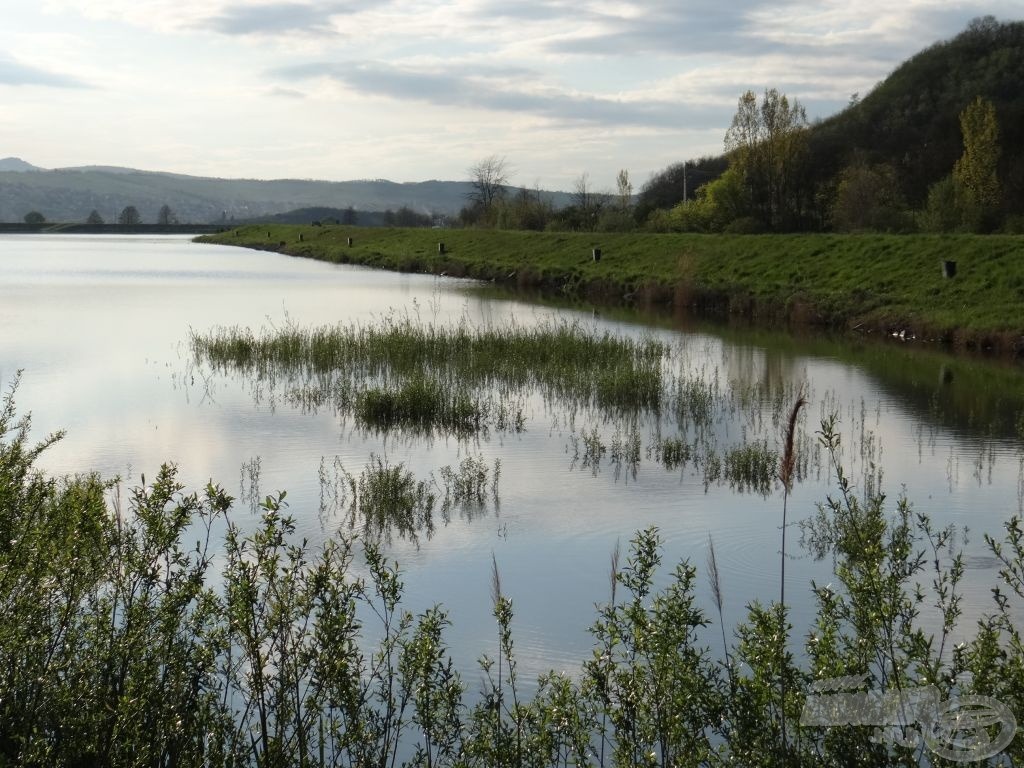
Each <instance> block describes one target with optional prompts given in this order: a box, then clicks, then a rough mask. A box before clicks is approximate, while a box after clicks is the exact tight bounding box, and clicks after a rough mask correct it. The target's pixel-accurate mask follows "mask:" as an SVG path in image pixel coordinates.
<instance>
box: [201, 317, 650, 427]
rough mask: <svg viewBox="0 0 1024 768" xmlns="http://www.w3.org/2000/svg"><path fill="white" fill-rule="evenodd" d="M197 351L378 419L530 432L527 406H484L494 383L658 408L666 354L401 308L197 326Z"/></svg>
mask: <svg viewBox="0 0 1024 768" xmlns="http://www.w3.org/2000/svg"><path fill="white" fill-rule="evenodd" d="M192 349H193V352H194V354H195V356H196V359H197V361H199V362H203V361H205V362H208V363H209V364H210V365H211V366H213V368H214V369H221V370H228V371H239V372H242V373H245V374H247V375H249V376H251V377H253V378H255V379H256V380H258V381H264V380H266V381H269V382H271V383H276V382H277V381H278V380H280V379H284V380H287V381H289V382H291V383H293V384H294V383H298V385H299V386H298V387H295V388H293V391H292V398H293V399H294V400H296V401H299V402H302V403H309V404H313V405H315V404H317V403H320V402H322V401H323V400H324V395H323V393H325V392H328V393H329V392H335V393H338V397H337V398H335V400H334V402H335V404H336V405H337V406H339V408H340V409H343V410H345V411H346V412H349V411H354V412H355V414H356V416H357V418H360V419H361V420H363V421H364V422H365V423H366V424H367V425H369V426H372V427H378V426H380V425H394V426H404V425H417V426H420V427H423V426H425V425H432V426H434V427H437V428H449V427H451V426H454V427H455V429H453V430H452V431H455V432H459V431H464V430H466V429H469V430H471V431H473V432H477V431H480V430H482V429H484V428H486V427H487V426H488V417H490V419H491V420H493V421H494V422H495V423H497V422H498V421H503V422H504V423H505V424H506V425H507V426H509V427H511V428H515V427H516V426H517V425H518V426H519V428H521V426H522V423H523V421H524V418H523V416H522V414H521V413H517V412H512V413H508V412H504V413H503V412H502V410H501V409H500V408H499V407H498V406H496V405H492V406H491V408H490V410H488V409H487V408H486V407H485V406H484V400H485V399H486V398H485V397H484V395H485V392H487V391H490V392H491V393H495V392H496V393H497V395H498V396H499V397H501V398H504V399H508V398H513V399H514V398H515V396H517V395H522V394H523V393H526V392H529V391H539V392H540V393H541V394H542V395H543V396H544V397H545V398H546V399H555V398H557V399H558V400H560V401H563V402H567V403H568V404H570V405H575V406H596V407H598V408H601V409H605V410H611V411H625V412H636V411H639V410H644V409H647V410H657V409H658V408H659V407H660V405H661V400H662V392H663V382H662V360H663V359H664V357H665V356H666V355H667V354H668V347H667V346H666V345H664V344H662V343H660V342H657V341H654V340H653V339H644V340H639V341H638V340H634V339H630V338H627V337H622V336H616V335H613V334H611V333H608V332H605V333H598V332H596V331H589V330H587V329H585V328H583V327H582V326H581V325H580V324H579V323H566V322H549V323H542V324H540V325H538V326H536V327H531V328H523V327H519V326H516V325H510V326H506V327H501V328H496V327H486V328H476V327H472V326H470V325H469V324H468V323H466V322H463V323H461V324H459V325H455V326H440V325H420V324H418V323H415V322H413V321H412V320H410V319H409V318H402V317H397V316H392V317H389V318H385V319H383V320H381V321H379V322H378V323H376V324H375V325H371V326H360V325H355V324H351V325H347V326H344V325H339V326H333V327H324V328H313V329H300V328H296V327H293V326H292V327H285V328H283V329H281V330H276V331H272V332H265V333H263V334H262V335H259V336H257V335H255V334H253V333H252V331H251V330H249V329H239V328H233V329H224V328H222V329H219V330H216V331H214V332H212V333H209V334H206V335H199V334H193V336H192ZM339 381H341V382H342V383H341V384H339ZM309 389H312V390H314V392H313V393H308V392H305V391H304V390H309ZM318 393H319V394H318Z"/></svg>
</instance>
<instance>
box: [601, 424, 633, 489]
mask: <svg viewBox="0 0 1024 768" xmlns="http://www.w3.org/2000/svg"><path fill="white" fill-rule="evenodd" d="M608 458H609V461H610V462H611V464H612V466H614V467H615V477H616V478H618V477H619V475H620V474H621V473H622V472H623V470H625V471H626V472H628V474H629V475H630V476H632V477H633V479H634V480H635V479H636V473H637V469H638V468H639V467H640V430H639V428H638V427H637V425H636V423H635V422H634V423H631V424H630V425H629V427H628V428H626V429H623V428H622V427H619V428H617V429H616V430H615V434H614V435H612V442H611V450H610V451H609V453H608Z"/></svg>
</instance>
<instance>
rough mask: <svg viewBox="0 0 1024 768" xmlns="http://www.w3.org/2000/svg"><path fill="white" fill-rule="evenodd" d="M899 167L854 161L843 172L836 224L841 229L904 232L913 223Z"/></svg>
mask: <svg viewBox="0 0 1024 768" xmlns="http://www.w3.org/2000/svg"><path fill="white" fill-rule="evenodd" d="M910 223H911V222H910V220H909V218H908V217H907V216H906V201H905V200H904V199H903V193H902V191H901V190H900V186H899V181H898V179H897V178H896V171H895V169H894V168H893V167H892V166H891V165H888V164H884V163H883V164H880V165H868V164H867V163H864V162H863V161H858V162H854V163H853V164H851V165H849V166H847V168H846V169H845V170H844V171H843V172H842V174H840V177H839V185H838V187H837V189H836V199H835V203H834V204H833V206H832V225H833V227H834V228H835V229H836V230H838V231H840V232H856V231H865V230H873V231H879V232H900V231H905V230H907V229H908V228H909V226H910Z"/></svg>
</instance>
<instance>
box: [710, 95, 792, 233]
mask: <svg viewBox="0 0 1024 768" xmlns="http://www.w3.org/2000/svg"><path fill="white" fill-rule="evenodd" d="M806 129H807V113H806V111H805V110H804V108H803V106H802V105H801V104H800V102H798V101H796V100H795V99H794V100H793V102H792V104H791V103H790V101H789V99H788V98H787V97H786V96H785V94H781V93H779V92H778V90H776V89H775V88H772V89H770V90H766V91H765V92H764V99H763V100H762V101H761V103H760V104H758V101H757V97H756V96H755V95H754V92H753V91H747V92H746V93H744V94H743V95H742V96H740V99H739V104H738V106H737V109H736V114H735V116H734V117H733V119H732V125H731V126H730V127H729V130H728V131H727V132H726V134H725V149H726V152H728V153H729V154H730V165H731V166H733V167H735V168H736V169H737V170H739V172H740V173H741V174H742V175H743V178H744V181H745V182H746V185H747V188H748V191H749V194H750V201H751V204H752V205H753V206H754V209H755V212H756V213H757V215H758V216H760V217H761V218H762V219H763V220H764V223H765V224H767V225H768V226H770V227H773V228H782V227H787V226H791V225H792V224H793V223H794V222H795V219H796V218H798V217H799V215H800V213H801V199H800V193H801V190H800V188H799V185H800V177H801V174H802V171H803V168H802V161H803V158H804V155H805V153H806V132H807V130H806Z"/></svg>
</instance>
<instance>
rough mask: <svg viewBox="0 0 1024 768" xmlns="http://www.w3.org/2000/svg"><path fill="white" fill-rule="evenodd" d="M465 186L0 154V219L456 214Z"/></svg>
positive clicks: (563, 201)
mask: <svg viewBox="0 0 1024 768" xmlns="http://www.w3.org/2000/svg"><path fill="white" fill-rule="evenodd" d="M29 171H32V172H31V173H30V172H29ZM471 191H472V188H471V185H470V183H469V182H468V181H437V180H432V181H421V182H405V183H398V182H394V181H387V180H384V179H374V180H358V181H310V180H303V179H275V180H270V181H262V180H258V179H219V178H208V177H201V176H186V175H183V174H175V173H165V172H159V171H139V170H135V169H131V168H117V167H106V166H84V167H80V168H58V169H54V170H46V169H43V168H38V167H37V166H34V165H32V164H31V163H28V162H26V161H24V160H21V159H19V158H6V159H4V160H0V222H18V221H21V220H22V219H23V218H24V216H25V214H26V213H28V212H30V211H39V212H40V213H42V214H43V215H44V216H45V217H46V218H47V220H49V221H84V220H85V219H86V218H87V217H88V216H89V214H90V213H91V212H92V211H94V210H95V211H97V212H99V214H100V216H101V217H102V218H103V219H104V220H105V221H108V222H113V221H116V219H117V216H118V214H119V213H120V212H121V210H122V209H124V208H125V207H126V206H129V205H134V206H135V207H136V208H137V209H138V210H139V212H140V214H141V215H142V220H143V221H144V222H155V221H156V220H157V212H158V211H159V210H160V208H161V207H162V206H164V205H169V206H170V207H171V209H172V210H173V211H174V214H175V216H176V217H177V218H178V220H179V221H182V222H196V223H208V222H219V221H231V220H233V219H246V220H252V219H254V218H258V217H261V216H273V215H275V214H279V213H285V212H287V211H293V210H295V209H300V208H313V207H328V208H342V209H343V208H347V207H349V206H351V207H353V208H356V209H358V210H362V211H387V210H398V209H399V208H402V207H407V208H410V209H412V210H414V211H416V212H417V213H421V214H443V215H454V214H457V213H458V211H459V210H460V209H461V208H462V207H463V206H464V205H465V204H466V200H467V196H468V194H469V193H470V192H471ZM545 194H547V195H548V196H549V198H550V199H551V200H552V202H553V203H554V204H555V205H556V206H564V205H568V204H569V200H570V196H569V194H568V193H565V192H550V193H545Z"/></svg>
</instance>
